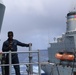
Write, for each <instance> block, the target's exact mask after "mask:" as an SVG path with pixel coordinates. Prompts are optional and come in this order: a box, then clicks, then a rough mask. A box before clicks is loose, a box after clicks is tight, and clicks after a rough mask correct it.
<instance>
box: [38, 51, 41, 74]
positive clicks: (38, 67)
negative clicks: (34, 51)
mask: <svg viewBox="0 0 76 75" xmlns="http://www.w3.org/2000/svg"><path fill="white" fill-rule="evenodd" d="M38 65H39V67H38V69H39V75H41V63H40V51H39V50H38Z"/></svg>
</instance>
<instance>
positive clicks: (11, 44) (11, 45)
mask: <svg viewBox="0 0 76 75" xmlns="http://www.w3.org/2000/svg"><path fill="white" fill-rule="evenodd" d="M13 36H14V34H13V32H12V31H9V32H8V39H7V40H6V41H4V43H3V47H2V51H3V52H8V51H10V50H11V51H17V45H18V46H22V47H29V44H25V43H21V42H19V41H18V40H16V39H13ZM31 45H32V44H31ZM3 59H5V64H9V54H6V55H3ZM11 60H12V61H11V62H12V64H19V59H18V54H17V53H14V54H12V55H11ZM14 69H15V73H16V75H20V66H19V65H14ZM5 75H9V66H5Z"/></svg>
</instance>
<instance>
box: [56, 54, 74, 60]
mask: <svg viewBox="0 0 76 75" xmlns="http://www.w3.org/2000/svg"><path fill="white" fill-rule="evenodd" d="M55 57H56V58H57V59H59V60H68V61H73V60H74V58H75V57H74V54H69V53H63V54H61V53H56V54H55Z"/></svg>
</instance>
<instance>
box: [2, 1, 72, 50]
mask: <svg viewBox="0 0 76 75" xmlns="http://www.w3.org/2000/svg"><path fill="white" fill-rule="evenodd" d="M4 4H5V5H6V12H5V16H4V21H3V26H2V30H1V40H2V41H1V42H3V41H4V40H5V39H6V38H7V32H8V31H9V30H12V31H14V34H15V36H14V37H15V38H17V39H18V40H20V41H22V42H26V43H29V42H32V43H33V49H46V48H47V47H48V41H49V39H50V41H52V40H53V38H54V37H56V36H59V35H61V34H62V33H63V32H65V31H66V18H65V17H66V14H67V13H68V11H69V9H70V8H69V7H70V5H71V0H67V1H66V0H15V1H13V0H4Z"/></svg>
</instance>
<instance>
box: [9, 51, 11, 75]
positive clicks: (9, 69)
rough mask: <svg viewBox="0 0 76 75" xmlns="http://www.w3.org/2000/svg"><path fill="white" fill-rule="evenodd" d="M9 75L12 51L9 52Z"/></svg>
mask: <svg viewBox="0 0 76 75" xmlns="http://www.w3.org/2000/svg"><path fill="white" fill-rule="evenodd" d="M9 75H11V51H9Z"/></svg>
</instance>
